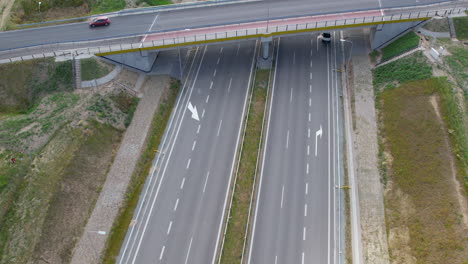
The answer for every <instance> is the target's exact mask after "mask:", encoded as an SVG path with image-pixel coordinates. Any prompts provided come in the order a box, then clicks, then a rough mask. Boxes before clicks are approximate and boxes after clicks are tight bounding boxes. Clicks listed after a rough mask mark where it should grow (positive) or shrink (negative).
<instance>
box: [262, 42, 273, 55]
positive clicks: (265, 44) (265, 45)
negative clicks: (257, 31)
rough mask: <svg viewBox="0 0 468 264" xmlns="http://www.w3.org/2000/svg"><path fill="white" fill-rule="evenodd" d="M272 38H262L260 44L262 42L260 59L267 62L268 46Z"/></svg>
mask: <svg viewBox="0 0 468 264" xmlns="http://www.w3.org/2000/svg"><path fill="white" fill-rule="evenodd" d="M272 39H273V38H272V37H266V38H265V37H262V39H261V42H262V58H263V59H264V60H267V59H268V57H269V56H270V45H271V41H272Z"/></svg>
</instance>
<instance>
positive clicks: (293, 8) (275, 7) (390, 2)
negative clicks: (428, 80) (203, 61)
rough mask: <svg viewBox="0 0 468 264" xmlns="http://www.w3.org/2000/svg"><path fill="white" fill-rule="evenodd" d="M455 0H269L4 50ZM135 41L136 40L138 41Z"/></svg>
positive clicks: (37, 33)
mask: <svg viewBox="0 0 468 264" xmlns="http://www.w3.org/2000/svg"><path fill="white" fill-rule="evenodd" d="M452 1H453V0H449V1H447V0H410V1H408V0H349V1H343V0H328V1H323V0H289V1H283V0H281V1H280V0H269V1H255V2H243V3H239V4H230V5H220V6H211V7H199V8H192V9H180V10H173V11H167V12H157V13H146V14H134V15H125V16H117V17H113V18H112V24H111V25H110V26H109V27H101V28H95V29H90V28H89V27H88V26H87V24H86V22H81V23H73V24H65V25H58V26H47V27H38V28H31V29H23V30H15V31H7V32H1V33H0V51H5V50H9V49H15V48H19V47H25V46H34V45H40V44H45V43H58V42H73V41H83V40H93V39H107V38H115V37H122V36H125V35H131V34H145V33H149V32H160V31H166V32H168V31H175V30H180V29H190V28H200V27H208V26H213V25H229V24H235V23H241V22H248V21H254V20H256V21H260V20H266V19H267V18H270V19H271V18H280V17H297V16H305V15H316V14H333V13H341V12H347V11H356V10H368V9H374V10H375V9H383V8H392V7H402V6H404V7H412V6H418V5H427V4H432V3H441V2H452ZM134 42H135V41H134Z"/></svg>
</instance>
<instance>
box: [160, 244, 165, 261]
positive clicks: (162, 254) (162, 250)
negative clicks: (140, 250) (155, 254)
mask: <svg viewBox="0 0 468 264" xmlns="http://www.w3.org/2000/svg"><path fill="white" fill-rule="evenodd" d="M165 249H166V246H163V247H162V249H161V254H159V260H161V259H162V258H163V256H164V250H165Z"/></svg>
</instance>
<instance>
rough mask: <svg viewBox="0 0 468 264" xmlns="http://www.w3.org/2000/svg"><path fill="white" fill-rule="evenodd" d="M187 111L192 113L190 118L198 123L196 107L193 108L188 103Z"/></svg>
mask: <svg viewBox="0 0 468 264" xmlns="http://www.w3.org/2000/svg"><path fill="white" fill-rule="evenodd" d="M187 109H188V110H189V111H190V112H191V113H192V118H193V119H195V120H197V121H200V118H198V112H197V107H196V106H193V105H192V103H191V102H189V103H188V106H187Z"/></svg>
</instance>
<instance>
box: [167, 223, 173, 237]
mask: <svg viewBox="0 0 468 264" xmlns="http://www.w3.org/2000/svg"><path fill="white" fill-rule="evenodd" d="M171 228H172V221H171V222H169V227H168V228H167V234H168V235H169V233H170V232H171Z"/></svg>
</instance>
